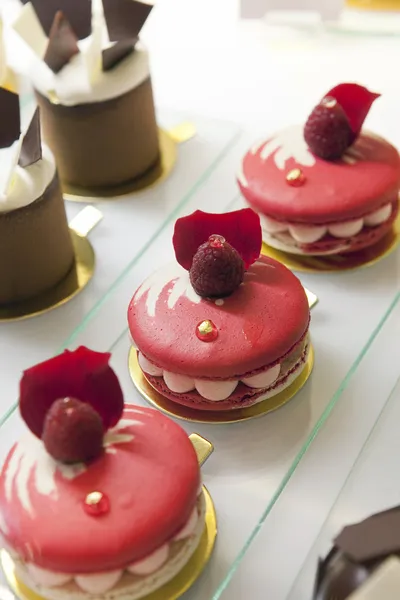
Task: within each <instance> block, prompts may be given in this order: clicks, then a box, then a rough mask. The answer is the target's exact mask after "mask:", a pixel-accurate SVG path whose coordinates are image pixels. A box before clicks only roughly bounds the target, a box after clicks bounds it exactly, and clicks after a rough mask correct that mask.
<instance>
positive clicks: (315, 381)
mask: <svg viewBox="0 0 400 600" xmlns="http://www.w3.org/2000/svg"><path fill="white" fill-rule="evenodd" d="M249 142H250V140H249V139H247V136H246V135H245V134H243V135H242V136H241V138H240V140H238V142H237V143H236V144H234V145H233V146H232V148H231V149H230V151H229V152H228V153H227V154H226V156H225V157H224V159H223V160H222V161H220V163H219V165H218V168H216V169H215V170H214V171H213V173H211V174H210V176H209V177H208V178H207V179H206V180H204V181H203V183H202V185H200V186H198V187H197V188H196V190H195V192H194V193H193V194H192V195H191V196H190V198H189V199H188V200H187V202H185V204H184V205H181V206H179V207H178V208H177V210H176V211H175V212H174V213H173V215H171V216H170V218H169V219H168V220H167V222H166V223H165V224H164V226H163V228H162V230H161V231H159V232H158V233H157V235H156V236H155V237H154V238H153V239H152V241H151V243H149V244H147V245H146V246H144V247H143V249H142V251H141V252H139V253H138V254H136V255H135V256H134V258H133V259H131V260H130V261H129V263H128V264H127V265H126V268H125V269H124V270H123V271H122V272H121V273H120V275H119V276H118V278H117V279H116V281H115V282H114V284H113V285H112V286H111V287H110V288H109V290H108V292H107V293H106V294H105V295H104V296H102V297H101V298H100V300H98V302H97V303H96V304H95V305H94V307H93V308H92V310H90V311H89V312H88V314H87V315H86V317H85V318H84V319H83V321H82V323H81V324H80V325H79V327H78V328H77V329H76V330H75V331H74V332H73V334H72V335H71V336H70V337H69V339H68V340H66V342H65V344H64V347H69V348H75V347H77V346H79V345H81V344H83V345H87V346H89V347H91V348H93V349H96V350H99V351H110V352H112V365H113V367H114V369H115V370H116V372H117V374H118V376H119V378H120V380H121V382H122V385H123V388H124V392H125V397H126V400H127V401H130V402H134V403H139V404H141V403H143V402H144V401H143V400H142V398H141V397H140V396H139V394H138V393H137V392H136V390H135V389H134V387H133V384H132V382H131V380H130V376H129V373H128V366H127V363H128V352H129V347H130V342H129V335H128V331H127V325H126V312H127V307H128V303H129V301H130V299H131V297H132V295H133V293H134V291H135V290H136V288H137V287H138V286H139V285H140V283H141V282H142V281H143V279H144V278H145V277H147V276H148V275H149V274H150V273H151V272H152V271H153V270H154V269H155V268H157V267H158V266H161V265H162V264H165V263H167V262H169V261H170V260H173V248H172V243H171V238H172V232H173V227H174V221H175V219H176V218H177V217H178V216H180V215H183V214H188V213H190V212H192V211H193V210H195V209H197V208H199V207H201V209H202V210H205V211H213V212H223V211H227V210H233V209H236V208H240V207H241V206H242V205H243V203H242V200H241V198H240V197H239V195H238V193H237V190H236V183H235V180H234V177H233V176H232V174H233V173H234V172H235V169H236V167H237V164H238V160H239V158H240V156H241V153H242V152H243V150H244V149H245V148H246V147H248V145H249ZM399 258H400V255H399V253H398V252H395V253H393V254H392V255H391V256H389V257H387V258H386V259H385V260H383V261H382V262H380V263H378V264H377V265H375V266H373V267H371V268H369V269H362V270H359V271H355V272H342V273H335V274H330V275H323V274H313V273H301V274H300V278H301V281H302V282H303V284H304V285H305V286H306V287H307V288H308V289H310V290H311V291H312V292H314V293H315V294H317V296H318V297H319V301H320V302H319V304H318V305H317V306H316V307H315V309H313V312H312V326H311V332H312V341H313V345H314V348H315V352H316V362H315V367H314V372H313V374H312V377H311V379H310V381H309V382H308V384H307V385H306V386H305V387H304V388H303V390H302V391H301V392H300V393H299V394H298V395H297V396H296V398H295V399H294V400H293V401H291V402H290V403H288V404H287V405H286V406H285V407H283V408H282V409H280V410H279V411H277V412H275V413H272V414H270V415H269V416H267V417H264V418H260V419H254V420H251V421H247V422H242V423H237V424H235V425H212V424H208V425H203V424H201V425H200V424H198V423H190V422H186V423H185V422H183V421H179V422H180V424H181V425H183V426H184V427H185V429H186V430H187V432H188V433H190V432H197V433H200V434H201V435H203V436H204V437H206V438H207V439H209V440H210V441H211V442H212V443H213V444H214V446H215V453H214V454H213V456H212V458H210V460H209V461H208V462H207V464H206V465H205V467H204V480H205V483H206V485H207V486H208V488H209V490H210V492H211V494H212V496H213V499H214V501H215V504H216V508H217V513H218V517H219V542H218V544H217V548H216V551H215V555H214V557H213V560H212V561H211V563H210V565H209V567H208V568H207V573H206V575H205V576H203V577H202V578H201V579H200V580H199V582H198V583H197V584H196V585H195V586H194V588H193V589H192V591H190V592H189V593H188V595H187V598H189V599H190V600H192V599H193V600H194V599H195V598H196V600H210V598H214V597H215V598H219V597H220V595H221V594H222V593H223V590H224V589H225V585H229V581H230V578H231V576H232V574H233V572H234V570H235V569H236V568H237V566H238V564H239V562H240V559H241V557H242V555H244V552H245V551H246V549H247V548H248V545H249V544H250V543H251V542H252V541H253V538H254V533H255V532H257V531H258V530H259V529H260V528H261V527H262V525H263V523H264V522H265V521H266V522H267V523H268V521H269V520H268V519H267V520H266V517H267V516H268V515H269V514H270V511H271V510H272V508H273V507H274V505H275V504H276V503H277V501H278V500H279V498H280V497H281V496H282V495H283V497H284V496H285V494H286V487H287V486H288V485H289V484H290V482H291V480H292V478H293V477H294V476H295V475H296V472H297V469H301V467H302V461H300V459H301V458H302V457H303V455H304V453H305V451H306V450H307V448H309V447H310V446H311V448H312V447H313V445H314V444H315V443H316V442H317V441H318V437H317V433H318V431H319V429H320V427H321V424H322V423H323V422H324V421H326V420H327V421H328V423H329V419H328V416H329V414H330V413H331V411H332V409H333V406H334V405H335V403H337V402H338V400H339V399H340V398H341V396H342V394H343V393H344V391H345V390H346V389H347V386H348V385H349V382H351V381H353V380H354V379H357V377H355V374H356V373H357V369H358V367H359V365H360V363H362V359H363V357H364V356H365V355H367V356H368V354H369V350H370V348H371V347H372V345H373V342H374V340H375V338H376V337H377V336H378V335H379V332H380V330H381V328H382V327H384V326H385V324H386V323H387V322H388V320H389V319H390V315H391V314H392V312H393V310H394V307H395V306H396V303H397V300H398V299H397V296H396V293H397V290H398V288H399V281H400V270H399ZM20 426H21V425H20V422H19V419H18V417H17V416H16V413H13V414H11V415H10V416H9V418H8V420H6V422H5V423H4V425H3V429H2V435H1V436H0V444H1V446H3V445H8V444H9V440H10V435H11V436H15V435H16V434H17V433H18V430H19V429H20ZM7 432H8V433H7ZM314 438H316V440H315V441H314V444H311V442H312V441H313V440H314ZM7 440H8V441H7ZM0 450H1V449H0ZM305 458H307V455H306V457H305ZM321 461H322V462H323V459H322V457H321ZM283 492H284V493H283ZM278 504H279V503H278ZM250 547H251V546H250ZM238 559H239V562H238ZM226 577H227V580H226V583H224V581H225V578H226ZM228 589H229V588H228ZM262 589H265V587H264V588H260V593H261V590H262ZM227 597H230V596H229V595H228V596H227ZM239 597H240V596H239ZM260 597H261V596H260ZM271 597H272V596H271ZM273 597H274V600H278V598H279V597H278V596H275V595H274V596H273ZM255 598H256V596H254V599H255ZM283 598H284V596H282V600H283ZM279 600H280V598H279Z"/></svg>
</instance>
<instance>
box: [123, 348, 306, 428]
mask: <svg viewBox="0 0 400 600" xmlns="http://www.w3.org/2000/svg"><path fill="white" fill-rule="evenodd" d="M313 366H314V349H313V347H312V345H311V344H310V350H309V353H308V358H307V361H306V364H305V366H304V369H303V370H302V372H301V373H300V374H299V376H298V377H297V379H295V380H294V381H293V382H292V383H291V384H290V385H289V386H288V387H287V388H286V389H284V390H282V391H281V392H279V393H278V394H276V395H275V396H272V398H269V399H267V400H263V401H261V402H258V403H257V404H253V405H252V406H248V407H245V408H236V409H232V410H199V409H195V408H190V407H188V406H183V405H182V404H178V403H177V402H172V401H171V400H168V398H165V396H163V395H162V394H160V393H159V392H158V391H157V390H156V389H155V388H153V386H152V385H151V384H150V383H149V381H148V380H147V379H146V377H145V375H144V373H143V371H142V369H141V368H140V366H139V362H138V358H137V350H136V349H135V348H133V347H132V348H131V349H130V352H129V373H130V376H131V378H132V381H133V383H134V385H135V387H136V389H137V391H138V392H139V394H140V395H141V396H142V397H143V398H144V399H145V400H146V402H148V403H149V404H150V405H152V406H154V407H155V408H158V409H159V410H161V411H162V412H163V413H165V414H167V415H168V416H169V417H175V418H176V417H177V418H178V419H183V420H184V421H192V422H195V423H236V422H238V421H248V420H249V419H254V418H255V417H262V416H263V415H266V414H268V413H269V412H272V411H274V410H277V409H278V408H280V407H281V406H283V405H284V404H286V403H287V402H289V400H291V399H292V398H293V396H295V395H296V394H297V393H298V392H299V391H300V390H301V388H302V387H303V386H304V385H305V384H306V382H307V380H308V378H309V377H310V375H311V371H312V369H313Z"/></svg>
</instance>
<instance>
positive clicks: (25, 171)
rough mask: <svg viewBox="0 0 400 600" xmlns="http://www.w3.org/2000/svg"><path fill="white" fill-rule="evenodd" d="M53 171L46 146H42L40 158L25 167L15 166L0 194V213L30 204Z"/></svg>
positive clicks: (50, 157)
mask: <svg viewBox="0 0 400 600" xmlns="http://www.w3.org/2000/svg"><path fill="white" fill-rule="evenodd" d="M55 173H56V165H55V162H54V158H53V155H52V153H51V151H50V150H49V148H47V146H43V155H42V159H41V160H39V161H38V162H36V163H34V164H33V165H30V166H29V167H26V168H22V167H20V166H18V165H17V166H16V167H15V169H14V172H13V175H12V178H11V182H10V185H9V186H8V189H7V192H6V193H5V194H3V195H0V213H5V212H10V211H11V210H16V209H18V208H22V207H24V206H28V205H29V204H32V202H34V201H35V200H37V199H38V198H40V196H42V195H43V193H44V192H45V190H46V188H47V187H48V186H49V184H50V183H51V181H52V180H53V177H54V175H55Z"/></svg>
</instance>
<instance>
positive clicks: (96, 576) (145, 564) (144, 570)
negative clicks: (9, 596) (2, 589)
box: [25, 487, 203, 594]
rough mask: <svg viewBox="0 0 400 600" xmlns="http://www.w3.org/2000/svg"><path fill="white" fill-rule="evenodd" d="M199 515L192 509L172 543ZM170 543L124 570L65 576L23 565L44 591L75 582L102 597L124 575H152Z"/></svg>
mask: <svg viewBox="0 0 400 600" xmlns="http://www.w3.org/2000/svg"><path fill="white" fill-rule="evenodd" d="M202 493H203V490H202V487H200V488H199V494H198V495H199V497H200V495H201V494H202ZM199 519H200V515H199V508H198V505H197V504H196V506H195V507H194V509H193V511H192V513H191V515H190V517H189V519H188V521H187V522H186V524H185V525H184V526H183V527H182V529H181V530H180V531H179V532H178V533H177V534H176V535H175V536H174V537H173V539H172V540H171V543H173V542H177V541H181V540H185V539H188V538H190V537H191V536H192V535H194V533H195V532H196V529H197V526H198V523H199ZM169 551H170V544H169V543H166V544H163V545H162V546H161V547H160V548H158V549H157V550H155V551H154V552H152V553H151V554H150V555H148V556H146V557H145V558H143V559H141V560H138V561H136V562H134V563H132V564H131V565H129V566H128V567H126V569H116V570H114V571H107V572H104V573H89V574H84V575H82V574H81V575H74V574H66V573H56V572H54V571H49V570H47V569H42V568H41V567H38V566H36V565H34V564H32V563H26V565H25V567H26V569H27V571H28V573H29V576H30V577H31V579H32V582H33V583H35V584H36V585H39V586H43V587H46V588H54V587H60V586H63V585H66V584H67V583H70V582H71V581H75V583H76V585H77V586H78V587H79V588H80V589H81V590H83V591H84V592H88V593H89V594H104V593H106V592H109V591H110V590H112V589H113V588H114V587H115V586H116V585H117V583H118V582H119V581H120V579H121V577H122V576H123V574H124V572H125V571H127V572H129V573H131V574H132V575H137V576H142V577H147V576H149V575H152V574H153V573H155V572H156V571H158V570H159V569H161V567H162V566H163V565H164V564H165V563H166V562H167V560H168V558H169Z"/></svg>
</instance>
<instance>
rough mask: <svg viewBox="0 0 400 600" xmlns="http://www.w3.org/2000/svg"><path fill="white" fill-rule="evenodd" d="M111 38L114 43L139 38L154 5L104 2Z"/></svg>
mask: <svg viewBox="0 0 400 600" xmlns="http://www.w3.org/2000/svg"><path fill="white" fill-rule="evenodd" d="M102 2H103V8H104V16H105V19H106V23H107V30H108V35H109V38H110V40H111V41H112V42H119V41H121V40H133V39H135V38H137V37H138V36H139V33H140V30H141V29H142V27H143V25H144V24H145V22H146V20H147V18H148V16H149V14H150V12H151V11H152V9H153V5H152V4H147V3H145V2H137V1H136V0H102Z"/></svg>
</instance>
